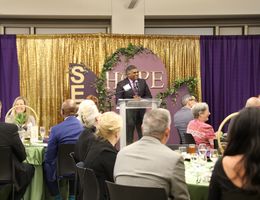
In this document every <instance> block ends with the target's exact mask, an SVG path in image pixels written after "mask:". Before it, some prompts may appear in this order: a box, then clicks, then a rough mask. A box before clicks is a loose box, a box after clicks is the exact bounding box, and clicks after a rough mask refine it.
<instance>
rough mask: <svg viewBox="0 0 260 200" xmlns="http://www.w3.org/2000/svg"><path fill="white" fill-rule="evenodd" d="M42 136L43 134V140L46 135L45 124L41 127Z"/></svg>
mask: <svg viewBox="0 0 260 200" xmlns="http://www.w3.org/2000/svg"><path fill="white" fill-rule="evenodd" d="M40 136H41V139H42V140H43V139H44V136H45V127H44V126H41V127H40Z"/></svg>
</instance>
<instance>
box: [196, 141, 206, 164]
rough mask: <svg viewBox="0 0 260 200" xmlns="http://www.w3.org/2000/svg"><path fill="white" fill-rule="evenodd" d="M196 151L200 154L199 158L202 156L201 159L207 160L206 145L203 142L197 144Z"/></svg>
mask: <svg viewBox="0 0 260 200" xmlns="http://www.w3.org/2000/svg"><path fill="white" fill-rule="evenodd" d="M198 152H199V155H200V158H202V160H204V161H207V155H206V154H207V145H206V144H204V143H201V144H199V146H198Z"/></svg>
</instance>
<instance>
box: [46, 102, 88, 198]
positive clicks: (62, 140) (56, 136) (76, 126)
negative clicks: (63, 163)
mask: <svg viewBox="0 0 260 200" xmlns="http://www.w3.org/2000/svg"><path fill="white" fill-rule="evenodd" d="M76 112H77V105H76V102H75V101H74V100H72V99H67V100H66V101H64V102H63V104H62V106H61V115H62V116H63V117H64V121H63V122H61V123H59V124H58V125H56V126H54V127H52V128H51V133H50V138H49V141H48V148H47V150H46V153H45V162H44V172H45V179H46V184H47V186H48V188H49V192H50V194H51V195H52V196H55V199H61V198H60V194H59V188H58V184H57V178H56V159H57V152H58V147H59V145H60V144H75V143H76V141H77V140H78V138H79V135H80V134H81V132H82V131H83V126H82V124H81V122H80V121H79V120H78V119H77V118H76V117H75V115H76ZM71 184H73V183H71ZM71 184H70V199H73V197H72V195H73V193H74V191H73V185H71Z"/></svg>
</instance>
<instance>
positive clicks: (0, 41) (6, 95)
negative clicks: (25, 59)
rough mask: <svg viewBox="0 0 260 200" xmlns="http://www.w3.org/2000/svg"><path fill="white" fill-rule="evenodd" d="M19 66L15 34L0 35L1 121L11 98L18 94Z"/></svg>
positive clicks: (10, 105)
mask: <svg viewBox="0 0 260 200" xmlns="http://www.w3.org/2000/svg"><path fill="white" fill-rule="evenodd" d="M19 89H20V87H19V67H18V59H17V49H16V36H15V35H0V100H1V101H2V104H3V107H2V116H1V121H4V116H5V114H6V112H7V111H8V109H10V108H11V107H12V104H13V100H14V99H15V98H16V97H17V96H19V94H20V90H19Z"/></svg>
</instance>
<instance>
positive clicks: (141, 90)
mask: <svg viewBox="0 0 260 200" xmlns="http://www.w3.org/2000/svg"><path fill="white" fill-rule="evenodd" d="M137 80H138V96H140V97H141V98H152V95H151V92H150V89H149V87H148V85H147V83H146V81H145V80H144V79H137ZM127 84H129V85H130V86H131V83H130V81H129V79H128V78H126V79H124V80H122V81H120V82H118V83H117V87H116V99H117V100H118V99H131V98H133V97H134V95H135V93H134V91H133V90H132V89H131V90H128V91H124V88H123V87H124V86H125V85H127Z"/></svg>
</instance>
